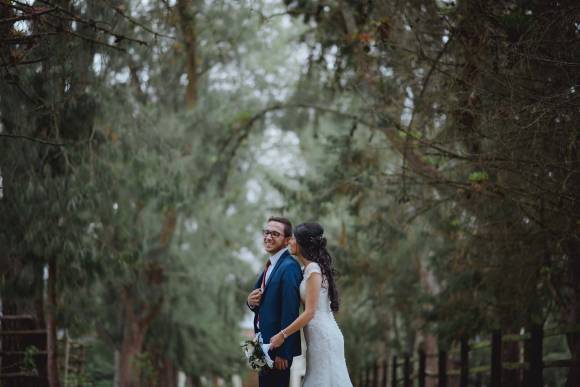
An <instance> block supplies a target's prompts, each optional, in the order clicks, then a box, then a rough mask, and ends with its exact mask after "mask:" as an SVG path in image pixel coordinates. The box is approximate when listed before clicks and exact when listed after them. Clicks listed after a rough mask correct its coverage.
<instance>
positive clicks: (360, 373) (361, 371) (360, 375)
mask: <svg viewBox="0 0 580 387" xmlns="http://www.w3.org/2000/svg"><path fill="white" fill-rule="evenodd" d="M363 374H364V369H363V368H361V369H359V370H358V385H359V387H365V385H364V378H363Z"/></svg>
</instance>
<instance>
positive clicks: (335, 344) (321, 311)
mask: <svg viewBox="0 0 580 387" xmlns="http://www.w3.org/2000/svg"><path fill="white" fill-rule="evenodd" d="M313 273H320V275H322V271H321V270H320V266H319V265H318V264H317V263H315V262H312V263H310V264H308V266H306V267H305V268H304V278H303V279H302V282H301V283H300V298H301V299H302V302H303V303H304V302H305V300H306V288H307V285H308V284H307V281H308V278H310V276H311V275H312V274H313ZM304 337H305V338H306V346H307V350H306V375H305V377H304V384H303V387H352V383H351V382H350V378H349V375H348V370H347V368H346V361H345V358H344V338H343V336H342V332H341V331H340V329H339V327H338V325H337V324H336V321H335V320H334V314H333V313H332V310H331V309H330V298H329V295H328V283H327V281H326V279H325V278H322V286H321V288H320V294H319V296H318V305H317V306H316V312H315V313H314V317H313V318H312V320H310V322H309V323H308V324H307V325H306V326H305V327H304Z"/></svg>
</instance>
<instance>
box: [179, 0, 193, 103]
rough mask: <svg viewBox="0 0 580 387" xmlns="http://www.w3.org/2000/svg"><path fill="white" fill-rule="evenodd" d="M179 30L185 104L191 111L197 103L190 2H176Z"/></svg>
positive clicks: (182, 0)
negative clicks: (183, 57)
mask: <svg viewBox="0 0 580 387" xmlns="http://www.w3.org/2000/svg"><path fill="white" fill-rule="evenodd" d="M177 14H178V18H179V28H180V30H181V36H182V38H183V44H184V45H185V57H186V73H187V80H188V82H187V88H186V91H185V102H186V104H187V107H188V108H190V109H192V108H194V107H195V105H196V103H197V63H196V62H197V53H196V35H195V14H194V10H193V1H192V0H177Z"/></svg>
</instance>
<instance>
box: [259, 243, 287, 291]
mask: <svg viewBox="0 0 580 387" xmlns="http://www.w3.org/2000/svg"><path fill="white" fill-rule="evenodd" d="M286 251H288V247H285V248H283V249H282V250H280V251H278V252H277V253H276V254H274V255H272V256H270V266H269V267H268V271H267V272H266V281H265V283H266V284H267V283H268V279H269V278H270V274H272V270H274V266H276V264H277V263H278V261H279V260H280V257H281V256H282V254H284V253H285V252H286Z"/></svg>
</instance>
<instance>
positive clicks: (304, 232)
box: [270, 223, 352, 387]
mask: <svg viewBox="0 0 580 387" xmlns="http://www.w3.org/2000/svg"><path fill="white" fill-rule="evenodd" d="M289 246H290V253H291V254H292V255H294V256H295V257H297V258H298V259H299V260H300V262H301V263H302V265H303V266H304V278H303V280H302V282H301V283H300V298H301V299H302V302H303V303H304V312H302V313H301V314H300V316H298V318H297V319H296V320H294V322H293V323H292V324H290V325H289V326H287V327H286V328H284V329H282V330H281V331H280V333H278V334H276V335H274V336H273V337H272V339H271V340H270V344H271V348H276V347H279V346H280V345H282V344H283V343H284V339H285V338H286V337H288V336H290V335H291V334H293V333H295V332H297V331H299V330H300V329H301V328H304V336H305V338H306V346H307V349H306V375H305V377H304V384H303V387H352V383H351V381H350V377H349V375H348V370H347V368H346V361H345V358H344V338H343V336H342V332H341V331H340V329H339V327H338V325H337V324H336V321H335V319H334V314H333V312H336V311H338V292H337V290H336V285H335V283H334V276H333V269H332V257H331V256H330V254H329V253H328V251H327V250H326V238H325V237H324V229H323V228H322V226H320V225H319V224H318V223H303V224H301V225H299V226H297V227H296V228H295V229H294V235H293V236H292V238H291V239H290V242H289Z"/></svg>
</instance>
